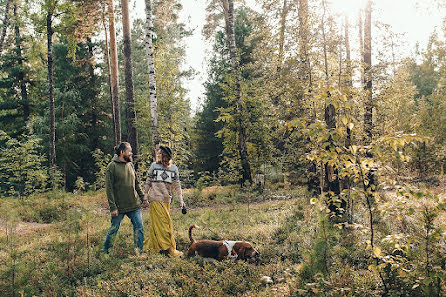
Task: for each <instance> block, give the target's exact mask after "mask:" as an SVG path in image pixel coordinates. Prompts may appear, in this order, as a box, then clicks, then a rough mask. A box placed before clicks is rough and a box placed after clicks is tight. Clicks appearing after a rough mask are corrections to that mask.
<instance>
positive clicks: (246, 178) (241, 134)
mask: <svg viewBox="0 0 446 297" xmlns="http://www.w3.org/2000/svg"><path fill="white" fill-rule="evenodd" d="M222 1H223V9H224V13H225V23H226V26H225V28H226V34H227V36H228V43H229V55H230V57H231V63H232V71H233V75H234V79H235V90H234V92H235V96H236V110H237V114H238V115H237V118H238V119H237V122H238V125H239V127H238V128H239V131H238V150H239V154H240V161H241V165H242V166H241V167H242V179H241V183H242V184H244V183H245V182H252V177H251V167H250V164H249V159H248V149H247V146H246V137H247V135H246V123H245V122H244V119H243V112H244V111H243V104H242V98H241V88H240V79H241V77H240V69H239V62H238V58H237V47H236V44H235V35H234V2H233V1H232V0H222Z"/></svg>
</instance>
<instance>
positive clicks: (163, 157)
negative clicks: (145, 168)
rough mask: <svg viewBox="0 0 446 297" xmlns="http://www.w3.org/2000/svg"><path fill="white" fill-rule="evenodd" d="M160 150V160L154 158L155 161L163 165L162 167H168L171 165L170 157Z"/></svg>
mask: <svg viewBox="0 0 446 297" xmlns="http://www.w3.org/2000/svg"><path fill="white" fill-rule="evenodd" d="M159 151H160V152H161V160H159V159H158V160H156V163H158V164H161V165H163V167H164V168H169V167H170V165H172V159H171V158H170V157H169V156H168V155H167V154H166V153H165V152H164V151H163V150H162V149H160V150H159Z"/></svg>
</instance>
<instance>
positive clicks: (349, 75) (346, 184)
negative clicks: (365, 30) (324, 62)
mask: <svg viewBox="0 0 446 297" xmlns="http://www.w3.org/2000/svg"><path fill="white" fill-rule="evenodd" d="M344 25H345V28H344V29H345V31H344V34H345V36H344V45H345V56H346V64H347V71H346V72H347V79H346V83H345V85H346V87H347V88H346V89H347V96H348V98H349V100H351V98H352V95H351V93H350V92H351V88H352V87H353V75H352V72H353V70H352V62H351V50H350V36H349V27H350V24H349V20H348V16H347V14H346V15H345V22H344ZM351 145H352V129H351V127H350V125H347V137H346V140H345V147H347V148H349V147H350V146H351ZM350 188H351V181H350V178H349V177H348V176H345V177H344V178H343V180H342V190H344V189H347V190H348V194H347V218H348V222H349V223H352V222H353V199H352V198H351V195H350Z"/></svg>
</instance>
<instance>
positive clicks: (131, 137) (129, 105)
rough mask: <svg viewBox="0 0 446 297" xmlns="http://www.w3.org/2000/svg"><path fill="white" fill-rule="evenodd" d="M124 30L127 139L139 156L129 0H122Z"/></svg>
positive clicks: (135, 154)
mask: <svg viewBox="0 0 446 297" xmlns="http://www.w3.org/2000/svg"><path fill="white" fill-rule="evenodd" d="M121 6H122V32H123V41H124V71H125V96H126V121H127V141H128V142H129V143H130V145H131V146H132V149H133V156H134V157H135V158H137V156H138V132H137V130H136V112H135V96H134V90H133V70H132V49H131V39H130V15H129V2H128V0H121Z"/></svg>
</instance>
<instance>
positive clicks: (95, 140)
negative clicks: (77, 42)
mask: <svg viewBox="0 0 446 297" xmlns="http://www.w3.org/2000/svg"><path fill="white" fill-rule="evenodd" d="M87 45H88V60H89V64H88V72H89V75H90V100H91V103H90V104H91V119H90V123H91V130H92V132H93V133H92V135H91V136H90V137H91V138H92V147H94V148H95V149H96V148H97V147H99V134H98V133H97V126H98V110H97V107H96V99H97V96H98V92H97V88H96V75H95V74H94V66H93V59H94V55H93V43H92V41H91V38H90V37H87Z"/></svg>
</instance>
